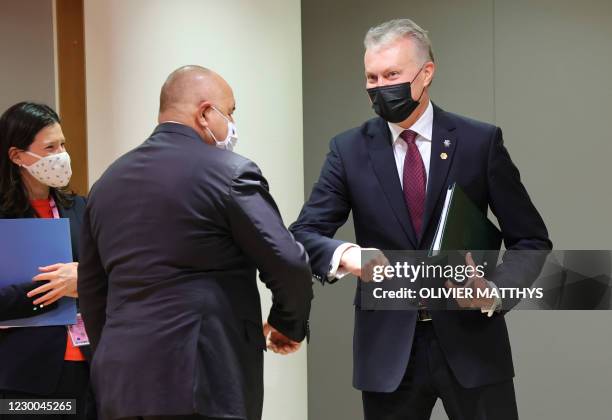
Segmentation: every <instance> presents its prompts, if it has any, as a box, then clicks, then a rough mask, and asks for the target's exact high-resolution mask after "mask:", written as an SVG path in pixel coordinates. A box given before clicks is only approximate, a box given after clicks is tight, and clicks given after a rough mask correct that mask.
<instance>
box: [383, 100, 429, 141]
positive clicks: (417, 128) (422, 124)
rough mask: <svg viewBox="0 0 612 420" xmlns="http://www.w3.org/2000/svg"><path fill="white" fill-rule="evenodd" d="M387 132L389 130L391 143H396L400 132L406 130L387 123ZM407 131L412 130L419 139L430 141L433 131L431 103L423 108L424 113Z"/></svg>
mask: <svg viewBox="0 0 612 420" xmlns="http://www.w3.org/2000/svg"><path fill="white" fill-rule="evenodd" d="M387 124H389V130H391V138H392V139H393V143H395V142H396V141H397V139H398V138H399V136H400V134H402V131H404V130H406V129H405V128H402V127H400V126H399V125H398V124H395V123H392V122H388V123H387ZM408 130H412V131H414V132H415V133H417V134H418V135H419V136H421V138H423V139H425V140H427V141H431V132H432V130H433V106H432V104H431V101H429V103H428V104H427V108H425V112H423V115H421V116H420V117H419V119H418V120H416V121H415V123H414V124H412V126H411V127H410V128H408Z"/></svg>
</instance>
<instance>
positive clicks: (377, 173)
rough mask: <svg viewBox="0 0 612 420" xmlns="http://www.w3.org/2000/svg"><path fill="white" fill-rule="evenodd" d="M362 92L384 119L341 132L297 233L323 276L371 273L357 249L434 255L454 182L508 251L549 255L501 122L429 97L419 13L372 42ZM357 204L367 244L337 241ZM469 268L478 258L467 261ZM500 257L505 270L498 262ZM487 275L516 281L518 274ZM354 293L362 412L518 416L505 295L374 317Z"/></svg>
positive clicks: (378, 416) (510, 419)
mask: <svg viewBox="0 0 612 420" xmlns="http://www.w3.org/2000/svg"><path fill="white" fill-rule="evenodd" d="M365 47H366V51H365V57H364V64H365V73H366V89H367V93H368V95H369V97H370V100H371V102H372V107H373V109H374V111H375V112H376V113H377V114H378V116H379V117H378V118H374V119H371V120H369V121H367V122H365V123H364V124H363V125H362V126H360V127H357V128H354V129H352V130H349V131H346V132H344V133H341V134H339V135H338V136H336V137H334V138H333V139H332V141H331V143H330V152H329V154H328V155H327V160H326V161H325V164H324V166H323V169H322V171H321V175H320V178H319V180H318V182H317V183H316V184H315V186H314V188H313V191H312V194H311V196H310V198H309V200H308V202H307V203H306V204H305V205H304V208H303V209H302V212H301V214H300V216H299V218H298V220H297V221H296V222H295V223H294V224H293V225H292V226H291V228H290V230H291V231H292V232H293V233H294V235H295V237H296V239H297V240H298V241H300V242H302V243H303V244H304V246H305V248H306V250H307V251H308V253H309V255H310V257H311V258H310V263H311V267H312V271H313V274H314V276H315V278H317V279H319V280H320V281H321V282H322V283H326V282H327V283H333V282H335V281H336V280H337V279H339V278H341V277H343V276H344V275H345V274H349V273H351V274H354V275H356V276H361V249H362V247H363V248H377V249H380V250H426V249H429V248H430V246H431V243H432V241H433V238H434V235H435V230H436V227H437V225H438V222H439V220H440V214H441V212H442V207H443V204H444V197H445V194H444V193H443V192H444V191H446V189H447V187H448V186H449V185H451V184H453V183H457V184H458V185H460V186H461V187H463V189H464V190H465V192H466V194H467V195H468V196H469V197H470V198H471V200H472V201H473V202H474V203H475V204H476V205H477V206H478V208H480V209H481V210H482V212H483V213H484V214H486V211H487V207H490V208H491V209H492V211H493V213H494V214H495V215H496V217H497V219H498V221H499V225H500V226H501V228H502V233H503V239H504V244H505V247H506V248H507V249H511V250H521V249H542V250H547V249H550V248H551V246H552V244H551V242H550V240H549V239H548V233H547V230H546V226H545V225H544V223H543V221H542V218H541V217H540V215H539V214H538V211H537V210H536V208H535V207H534V205H533V204H532V202H531V200H530V198H529V196H528V194H527V191H526V190H525V188H524V186H523V185H522V183H521V181H520V176H519V172H518V170H517V168H516V166H515V165H514V164H513V163H512V161H511V159H510V156H509V154H508V151H507V150H506V148H505V147H504V145H503V140H502V134H501V130H500V129H499V128H498V127H495V126H493V125H490V124H486V123H482V122H478V121H474V120H471V119H468V118H465V117H461V116H459V115H455V114H451V113H448V112H445V111H443V110H442V109H440V108H439V107H437V106H435V105H434V104H432V102H431V101H430V98H429V91H428V89H429V86H430V85H431V83H432V80H433V77H434V73H435V64H434V58H433V53H432V50H431V44H430V41H429V39H428V37H427V33H426V32H425V31H424V30H423V29H421V28H420V27H419V26H418V25H416V24H415V23H414V22H412V21H411V20H409V19H399V20H393V21H389V22H386V23H383V24H381V25H379V26H377V27H374V28H372V29H370V30H369V31H368V33H367V35H366V38H365ZM351 211H352V212H353V220H354V224H355V233H356V237H357V238H358V240H357V242H358V243H357V244H351V243H346V242H343V241H339V240H336V239H333V236H334V234H335V233H336V231H337V229H338V228H339V227H341V226H342V225H343V224H344V223H345V222H346V220H347V218H348V215H349V213H350V212H351ZM469 262H471V257H470V258H469V261H468V263H469ZM502 265H505V263H504V264H502ZM505 272H506V274H507V275H506V276H505V277H504V276H495V277H493V278H491V279H490V280H491V281H489V280H487V279H485V278H477V279H475V281H474V287H475V288H479V289H487V288H495V287H508V286H510V285H511V281H512V277H513V276H516V275H520V273H517V272H516V271H513V270H512V268H511V266H510V267H509V266H508V265H506V270H505ZM360 302H361V299H360V287H358V288H357V295H356V298H355V332H354V334H355V336H354V357H353V363H354V369H353V375H354V376H353V384H354V386H355V387H356V388H357V389H360V390H362V391H363V394H362V395H363V407H364V414H365V418H366V420H390V419H394V420H395V419H397V420H406V419H417V420H424V419H429V417H430V414H431V411H432V408H433V406H434V404H435V402H436V400H437V399H438V398H441V399H442V401H443V403H444V407H445V410H446V412H447V413H448V415H449V418H450V419H451V420H459V419H461V420H467V419H469V420H484V419H494V420H506V419H507V420H514V419H517V418H518V414H517V407H516V401H515V396H514V386H513V380H512V378H513V376H514V371H513V365H512V357H511V354H510V343H509V338H508V334H507V330H506V324H505V321H504V316H503V312H501V311H499V308H500V304H501V302H500V301H496V300H494V299H478V300H473V301H471V302H470V304H471V305H472V307H476V308H479V309H480V310H477V311H436V312H434V311H428V310H426V309H422V310H418V311H416V310H410V311H408V310H407V311H365V310H361V308H360Z"/></svg>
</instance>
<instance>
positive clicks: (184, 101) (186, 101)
mask: <svg viewBox="0 0 612 420" xmlns="http://www.w3.org/2000/svg"><path fill="white" fill-rule="evenodd" d="M235 107H236V103H235V100H234V93H233V92H232V88H231V87H230V86H229V84H228V83H227V82H226V81H225V80H224V79H223V78H222V77H221V76H219V75H218V74H217V73H215V72H214V71H212V70H210V69H207V68H205V67H201V66H193V65H191V66H183V67H180V68H178V69H176V70H175V71H173V72H172V73H170V75H169V76H168V78H167V79H166V82H165V83H164V85H163V86H162V89H161V94H160V98H159V117H158V120H159V122H160V123H162V122H165V121H173V122H178V123H181V124H184V125H187V126H189V127H192V128H193V129H194V130H196V131H197V132H198V134H199V135H200V137H202V139H203V140H204V141H205V142H207V143H214V138H215V137H216V136H218V137H219V138H224V137H225V135H226V134H227V121H226V118H231V115H232V113H233V112H234V109H235ZM224 132H225V134H223V133H224Z"/></svg>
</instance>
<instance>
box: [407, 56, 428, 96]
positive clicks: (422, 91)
mask: <svg viewBox="0 0 612 420" xmlns="http://www.w3.org/2000/svg"><path fill="white" fill-rule="evenodd" d="M425 64H427V63H424V64H423V65H422V66H421V68H420V69H419V71H418V72H417V74H415V76H414V77H413V78H412V81H411V82H410V86H411V87H412V83H413V82H414V81H415V80H416V78H417V77H419V74H421V72H422V71H423V68H425ZM424 93H425V84H423V89H421V94H420V95H419V99H417V100H416V101H417V102H421V98H422V97H423V94H424Z"/></svg>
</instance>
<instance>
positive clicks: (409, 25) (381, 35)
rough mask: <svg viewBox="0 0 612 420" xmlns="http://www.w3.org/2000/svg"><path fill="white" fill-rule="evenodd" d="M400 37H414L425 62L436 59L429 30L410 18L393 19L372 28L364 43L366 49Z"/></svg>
mask: <svg viewBox="0 0 612 420" xmlns="http://www.w3.org/2000/svg"><path fill="white" fill-rule="evenodd" d="M399 38H409V39H412V40H413V41H414V42H415V44H416V46H417V48H418V50H419V54H420V55H421V58H422V59H423V62H425V61H434V55H433V50H432V48H431V41H430V40H429V37H428V36H427V31H426V30H424V29H423V28H421V27H420V26H419V25H417V24H416V23H414V22H413V21H412V20H410V19H393V20H390V21H388V22H384V23H381V24H380V25H378V26H374V27H373V28H370V29H369V30H368V33H367V34H366V36H365V39H364V40H363V45H364V46H365V48H366V49H370V48H376V47H380V46H383V45H386V44H389V43H391V42H393V41H395V40H397V39H399Z"/></svg>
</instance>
